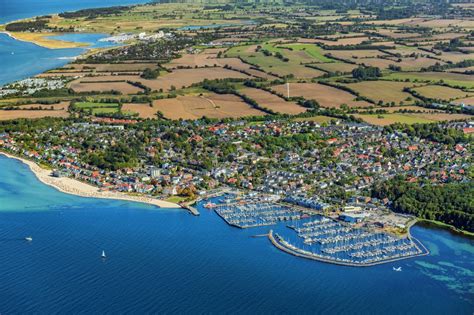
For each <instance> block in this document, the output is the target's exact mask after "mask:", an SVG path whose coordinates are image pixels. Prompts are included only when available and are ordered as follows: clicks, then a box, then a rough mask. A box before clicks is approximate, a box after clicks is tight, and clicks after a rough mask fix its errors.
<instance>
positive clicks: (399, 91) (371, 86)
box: [345, 80, 414, 105]
mask: <svg viewBox="0 0 474 315" xmlns="http://www.w3.org/2000/svg"><path fill="white" fill-rule="evenodd" d="M345 86H347V87H349V88H350V89H352V90H354V91H356V92H357V93H359V94H360V95H361V96H364V97H367V98H368V99H371V100H373V101H374V102H376V103H378V102H383V103H385V104H387V103H392V102H393V103H395V105H398V104H405V105H407V104H411V103H413V101H414V100H413V96H412V95H411V94H410V93H407V92H403V89H404V88H405V87H411V86H413V84H411V83H406V82H394V81H380V80H379V81H362V82H357V83H350V84H345Z"/></svg>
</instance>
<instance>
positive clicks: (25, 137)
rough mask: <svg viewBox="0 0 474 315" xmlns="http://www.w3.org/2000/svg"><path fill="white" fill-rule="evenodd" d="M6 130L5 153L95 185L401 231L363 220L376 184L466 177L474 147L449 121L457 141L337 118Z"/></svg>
mask: <svg viewBox="0 0 474 315" xmlns="http://www.w3.org/2000/svg"><path fill="white" fill-rule="evenodd" d="M10 128H11V129H13V130H10V131H6V132H3V133H1V134H0V149H1V150H2V151H4V152H8V153H11V154H14V155H16V156H19V157H22V158H26V159H28V160H31V161H34V162H36V163H38V164H40V165H46V166H48V168H50V169H51V170H52V171H51V175H52V176H53V177H56V178H73V179H76V180H79V181H81V182H84V183H88V184H90V185H93V186H95V187H98V188H99V189H100V191H107V192H120V193H124V194H128V195H140V196H144V197H146V198H151V199H161V200H167V201H169V202H174V203H186V204H187V203H192V202H193V201H194V200H196V199H203V198H206V196H207V195H209V193H208V191H212V192H215V191H216V190H217V191H218V190H222V191H227V190H228V189H233V190H234V191H240V192H241V194H248V193H256V194H259V195H261V196H273V197H272V198H273V200H274V201H282V202H285V203H288V204H293V205H298V206H302V207H305V208H308V209H314V210H318V211H319V213H321V214H325V215H328V216H333V217H335V218H337V217H340V218H342V219H343V220H344V221H348V222H354V223H358V222H361V221H363V220H364V219H365V220H366V221H371V222H370V224H369V225H377V224H378V225H379V226H381V227H385V229H386V230H388V231H391V232H397V231H398V233H401V234H404V233H406V231H407V227H408V226H407V224H406V221H410V219H408V220H406V219H405V220H401V221H400V220H396V219H394V220H389V222H384V217H385V213H386V211H385V212H384V211H382V214H379V215H374V216H373V218H371V219H369V218H368V217H369V215H368V214H369V213H376V211H375V210H377V209H379V210H383V209H384V208H386V207H389V206H390V204H391V200H389V199H387V198H383V199H380V198H377V197H376V196H375V195H374V193H373V191H372V190H371V189H372V188H373V186H374V185H376V184H377V183H380V182H384V181H387V180H389V179H391V178H394V177H396V176H402V177H404V178H405V179H406V181H408V182H415V183H416V182H428V183H431V184H435V183H436V184H446V183H453V182H458V183H463V182H469V178H470V171H471V170H470V168H471V167H472V165H471V163H472V148H471V147H470V144H469V143H465V142H463V141H462V139H464V138H463V137H466V136H467V135H469V134H470V133H471V132H472V130H474V129H473V125H472V123H470V122H457V123H456V122H452V123H447V124H445V125H443V126H442V129H446V130H450V131H451V134H452V135H454V138H452V137H450V138H447V139H441V140H438V141H433V140H429V139H426V138H423V137H414V136H409V135H408V134H407V132H408V131H404V130H403V128H400V129H399V130H397V128H390V127H385V128H383V127H377V126H371V125H367V124H364V123H348V122H340V121H336V120H335V121H333V122H332V123H330V124H322V125H320V124H318V123H315V122H311V121H294V120H291V119H290V120H288V119H281V120H268V121H263V122H253V121H246V120H235V121H228V122H206V121H194V122H184V121H182V122H166V123H164V122H161V123H152V122H139V121H136V120H135V121H134V120H129V121H125V120H124V121H121V120H96V121H95V122H90V121H84V122H77V121H73V120H62V121H55V120H52V121H49V122H46V121H45V122H44V123H38V124H37V126H34V128H35V129H34V130H35V132H34V133H32V132H31V129H28V131H24V130H21V129H22V128H21V126H8V125H7V126H5V127H3V128H2V129H10ZM460 139H461V140H460ZM266 198H268V197H266ZM354 209H355V210H354ZM367 210H369V211H367ZM365 217H367V218H365Z"/></svg>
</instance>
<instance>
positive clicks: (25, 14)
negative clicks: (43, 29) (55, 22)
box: [0, 0, 150, 24]
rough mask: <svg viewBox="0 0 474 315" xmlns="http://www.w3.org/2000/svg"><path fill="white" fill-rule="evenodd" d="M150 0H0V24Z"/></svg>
mask: <svg viewBox="0 0 474 315" xmlns="http://www.w3.org/2000/svg"><path fill="white" fill-rule="evenodd" d="M147 2H150V1H149V0H101V1H99V0H0V24H3V23H7V22H11V21H14V20H19V19H24V18H29V17H33V16H39V15H46V14H53V13H61V12H66V11H76V10H80V9H87V8H100V7H112V6H118V5H129V4H140V3H147Z"/></svg>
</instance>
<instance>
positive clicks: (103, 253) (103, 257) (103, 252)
mask: <svg viewBox="0 0 474 315" xmlns="http://www.w3.org/2000/svg"><path fill="white" fill-rule="evenodd" d="M100 257H101V258H102V259H105V258H107V256H106V255H105V251H102V255H100Z"/></svg>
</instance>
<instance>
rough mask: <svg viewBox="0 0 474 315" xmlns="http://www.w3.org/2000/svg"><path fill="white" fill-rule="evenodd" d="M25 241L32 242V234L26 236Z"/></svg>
mask: <svg viewBox="0 0 474 315" xmlns="http://www.w3.org/2000/svg"><path fill="white" fill-rule="evenodd" d="M25 241H27V242H31V241H33V238H32V237H31V236H27V237H25Z"/></svg>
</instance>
